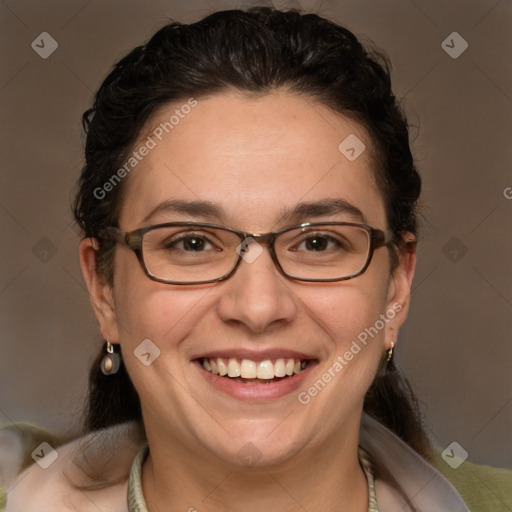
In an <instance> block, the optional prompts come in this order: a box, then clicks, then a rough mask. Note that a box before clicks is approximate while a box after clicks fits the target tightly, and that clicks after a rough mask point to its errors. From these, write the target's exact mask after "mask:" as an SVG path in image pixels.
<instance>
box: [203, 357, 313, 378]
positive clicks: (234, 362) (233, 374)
mask: <svg viewBox="0 0 512 512" xmlns="http://www.w3.org/2000/svg"><path fill="white" fill-rule="evenodd" d="M200 362H201V365H202V367H203V368H204V369H205V370H206V371H207V372H210V373H212V374H213V375H219V376H221V377H226V378H230V379H233V380H235V381H236V382H240V383H244V384H258V383H267V384H270V383H273V382H278V380H281V379H286V378H288V377H292V376H294V375H298V374H299V373H301V372H303V371H304V370H305V369H306V368H307V366H308V363H309V361H307V360H301V359H296V358H284V357H281V358H276V359H266V360H263V361H253V360H251V359H241V360H240V359H237V358H235V357H229V358H224V357H208V358H202V359H201V360H200Z"/></svg>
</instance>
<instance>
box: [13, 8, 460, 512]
mask: <svg viewBox="0 0 512 512" xmlns="http://www.w3.org/2000/svg"><path fill="white" fill-rule="evenodd" d="M84 126H85V129H86V132H87V143H86V149H85V153H86V165H85V167H84V169H83V173H82V177H81V181H80V188H79V191H78V195H77V199H76V203H75V216H76V219H77V221H78V223H79V224H80V226H81V227H82V228H83V230H84V234H85V238H84V240H83V241H82V243H81V245H80V261H81V266H82V271H83V275H84V278H85V281H86V283H87V286H88V289H89V292H90V296H91V300H92V305H93V308H94V311H95V314H96V317H97V319H98V323H99V327H100V331H101V334H102V336H103V339H104V340H105V348H104V349H103V351H102V354H101V355H100V357H99V358H98V360H97V361H96V363H95V366H94V368H93V369H92V373H91V394H90V401H89V410H88V416H87V425H86V432H87V435H86V436H85V437H84V438H82V439H80V440H77V441H75V442H74V443H71V444H68V445H66V446H65V447H62V448H60V449H59V450H58V453H59V457H58V459H57V460H56V461H55V462H54V463H53V464H52V465H51V466H50V467H48V468H47V469H45V470H44V471H43V470H42V469H41V468H40V467H37V466H34V467H33V468H32V469H30V470H29V471H28V472H26V473H24V474H23V475H22V477H23V478H20V481H19V483H18V484H17V485H16V486H14V487H13V489H12V491H11V492H10V493H9V495H8V500H7V510H8V511H16V510H32V509H37V510H98V509H100V510H119V511H121V510H123V511H124V510H127V507H129V510H130V511H136V510H137V511H144V510H149V511H152V512H157V511H162V510H184V511H185V510H189V511H193V510H198V511H200V512H202V511H217V510H225V511H238V510H248V511H253V510H254V511H256V510H258V511H259V510H264V509H268V510H290V511H295V510H310V511H319V510H322V511H335V510H336V511H338V510H350V511H361V512H362V511H367V510H371V511H375V510H380V511H384V512H386V511H391V510H393V511H394V510H420V509H421V510H436V511H440V510H450V511H458V510H460V511H463V510H468V509H467V507H466V505H465V504H464V502H463V500H462V498H461V497H460V496H459V495H458V494H457V492H456V491H455V489H454V488H453V487H452V486H451V485H450V484H449V483H448V481H447V480H445V479H444V478H443V477H442V476H441V475H440V473H438V472H437V471H436V470H435V469H434V468H433V467H432V466H431V465H430V464H429V461H432V458H433V454H432V451H431V449H430V446H429V442H428V438H427V436H426V434H425V432H424V430H423V428H422V426H421V422H420V420H419V413H418V410H417V407H416V403H415V400H414V396H413V394H412V392H411V390H410V388H409V387H408V384H407V382H406V381H405V380H404V379H403V377H401V375H400V373H399V372H398V371H397V370H396V368H395V366H394V364H393V350H394V349H395V347H396V343H397V336H398V331H399V329H400V327H401V325H402V324H403V322H404V321H405V318H406V315H407V310H408V306H409V300H410V289H411V282H412V279H413V275H414V270H415V263H416V250H415V249H416V233H417V223H416V203H417V200H418V196H419V193H420V178H419V176H418V173H417V172H416V169H415V167H414V163H413V159H412V156H411V152H410V148H409V143H408V128H407V122H406V120H405V118H404V116H403V114H402V112H401V110H400V108H399V106H398V104H397V101H396V99H395V97H394V96H393V93H392V91H391V88H390V78H389V72H388V69H387V64H386V62H385V60H384V59H383V58H382V57H380V56H378V55H377V54H376V53H373V52H369V51H368V50H365V49H364V48H363V47H362V46H361V44H360V43H359V42H358V41H357V39H356V38H355V37H354V36H353V34H351V33H350V32H349V31H348V30H346V29H344V28H342V27H340V26H338V25H335V24H334V23H332V22H329V21H327V20H325V19H322V18H320V17H318V16H316V15H300V14H299V13H297V12H286V13H284V12H278V11H275V10H271V9H267V8H258V9H252V10H250V11H247V12H243V11H224V12H218V13H216V14H213V15H211V16H209V17H207V18H205V19H204V20H202V21H200V22H198V23H195V24H192V25H181V24H179V23H171V24H170V25H168V26H166V27H164V28H163V29H161V30H160V31H159V32H158V33H156V34H155V35H154V36H153V37H152V38H151V40H150V41H149V42H148V43H147V44H146V45H144V46H140V47H138V48H136V49H134V50H133V51H132V52H131V53H130V54H129V55H127V56H126V57H125V58H124V59H122V60H121V61H120V62H119V63H118V64H117V65H116V67H115V69H114V70H113V71H112V72H111V73H110V75H109V76H108V77H107V79H106V80H105V82H104V83H103V85H102V86H101V88H100V90H99V91H98V93H97V96H96V100H95V103H94V106H93V108H92V109H91V110H89V111H87V112H86V113H85V114H84ZM146 443H147V444H146ZM129 472H130V477H129V478H128V473H129ZM28 490H29V491H28ZM36 503H37V505H36Z"/></svg>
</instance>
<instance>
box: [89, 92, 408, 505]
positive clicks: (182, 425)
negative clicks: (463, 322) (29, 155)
mask: <svg viewBox="0 0 512 512" xmlns="http://www.w3.org/2000/svg"><path fill="white" fill-rule="evenodd" d="M177 107H178V108H179V105H170V106H168V108H165V109H163V110H162V111H160V112H159V113H158V114H157V115H156V116H155V117H154V118H153V119H152V120H151V123H150V124H149V125H148V130H146V131H145V133H144V134H143V135H144V136H142V135H141V140H144V139H145V137H146V136H147V134H149V133H151V130H152V129H153V128H154V127H156V126H158V124H159V123H160V122H162V121H164V120H167V119H168V118H169V115H170V113H172V111H173V110H174V109H175V108H177ZM349 134H356V135H357V137H358V138H359V139H361V140H362V141H363V142H364V143H365V145H366V151H365V152H364V153H363V154H362V155H361V156H360V157H359V158H357V159H356V160H354V161H352V162H351V161H349V160H348V159H347V158H345V156H344V155H342V154H341V153H340V151H339V150H338V145H339V144H340V142H341V141H342V140H344V139H345V138H346V137H347V136H348V135H349ZM371 156H372V149H371V141H370V140H369V138H368V135H367V134H366V132H365V130H364V129H363V128H362V127H361V126H360V125H358V124H357V123H355V122H353V121H351V120H349V119H347V118H346V117H344V116H342V115H340V114H339V113H335V112H333V111H331V110H330V109H328V108H327V107H324V106H322V105H320V104H318V103H315V102H313V101H311V100H309V99H306V98H304V97H300V96H297V95H292V94H290V93H287V92H285V91H276V92H274V93H272V94H269V95H266V96H264V97H259V98H249V97H247V96H243V95H241V94H239V93H236V92H226V93H224V94H222V95H219V96H216V97H210V98H199V99H198V104H197V106H196V107H195V108H193V109H192V111H191V113H190V114H188V115H187V116H186V117H185V118H184V119H182V120H180V123H179V125H177V126H175V128H174V129H173V131H172V132H171V133H170V134H168V135H166V136H165V137H164V138H163V139H162V141H161V142H159V143H158V145H157V146H156V147H155V148H154V149H152V150H151V151H150V152H149V154H148V155H147V156H146V157H145V158H144V159H143V161H142V162H140V164H139V165H138V166H137V168H136V169H135V170H134V171H133V172H132V173H131V174H130V176H129V178H128V180H127V183H126V190H125V195H124V198H123V204H122V207H121V213H120V219H119V226H120V228H121V229H122V230H124V231H130V230H133V229H136V228H138V227H141V226H143V225H150V224H157V223H161V222H172V221H181V220H190V221H198V222H201V221H203V222H216V223H219V224H223V225H226V226H229V227H233V228H237V229H240V230H244V231H248V232H251V233H264V232H268V231H272V230H274V229H278V228H281V227H284V226H286V225H289V224H287V223H283V222H282V221H280V220H279V214H280V212H281V210H282V209H283V207H284V208H293V207H294V206H295V205H296V204H297V203H299V202H304V201H319V200H323V199H332V198H342V199H344V200H346V201H348V202H350V203H351V204H353V205H355V206H356V207H357V208H359V209H360V210H361V211H362V212H363V214H364V217H365V220H366V222H367V223H368V224H369V225H370V226H372V227H376V228H380V229H383V230H385V229H387V227H388V226H387V221H386V216H385V213H384V203H383V199H382V196H381V193H380V191H379V190H378V188H377V186H376V184H375V180H374V177H373V174H372V168H373V164H372V159H371ZM168 199H181V200H186V201H197V200H209V201H214V202H216V203H218V204H219V205H221V206H222V207H223V211H224V215H223V218H222V219H211V218H205V217H190V216H184V215H177V214H173V213H160V214H157V215H155V216H153V217H152V218H151V219H148V220H147V221H144V218H145V217H146V216H147V214H148V213H149V212H150V211H151V210H152V209H153V208H154V207H155V206H156V205H157V204H159V203H160V202H162V201H165V200H168ZM324 220H325V221H336V220H337V221H357V219H354V218H352V217H349V216H347V215H346V214H337V215H335V216H330V217H318V218H304V219H300V221H299V222H307V221H324ZM96 248H97V243H96V241H95V240H92V239H85V240H84V241H83V242H82V243H81V246H80V258H81V266H82V271H83V274H84V278H85V281H86V283H87V286H88V288H89V291H90V295H91V300H92V303H93V307H94V310H95V313H96V316H97V319H98V322H99V325H100V329H101V333H102V335H103V337H104V338H105V339H108V340H109V341H110V342H111V343H120V344H121V346H122V351H123V356H124V359H125V363H126V366H127V369H128V371H129V374H130V376H131V378H132V380H133V383H134V385H135V387H136V389H137V391H138V393H139V395H140V398H141V403H142V410H143V418H144V424H145V428H146V432H147V437H148V442H149V446H150V456H149V457H148V459H147V461H146V462H145V464H144V466H143V475H142V482H143V490H144V494H145V497H146V501H147V503H148V507H149V509H150V510H152V511H157V512H158V511H162V510H170V509H172V510H189V509H191V508H192V507H195V508H196V509H197V510H198V511H200V512H203V511H218V510H223V511H230V512H231V511H235V510H241V509H243V510H246V511H257V510H258V511H259V510H262V509H264V507H267V508H268V509H271V510H286V511H298V510H304V509H306V510H310V511H319V510H322V511H324V512H325V511H335V510H336V511H338V510H354V511H364V510H367V506H368V496H367V483H366V479H365V476H364V473H363V472H362V470H361V467H360V466H359V463H358V457H357V444H358V432H359V426H360V419H361V412H362V406H363V398H364V394H365V392H366V390H367V389H368V387H369V386H370V384H371V382H372V380H373V378H374V376H375V373H376V371H377V367H378V365H379V362H380V361H381V359H382V358H383V357H384V355H385V351H386V350H387V349H388V348H389V347H390V346H391V343H392V342H395V343H396V337H397V332H398V329H399V328H400V326H401V325H402V323H403V322H404V321H405V318H406V315H407V310H408V305H409V298H410V287H411V282H412V278H413V274H414V268H415V253H414V251H408V252H404V254H402V256H401V259H400V265H399V267H398V269H397V270H396V271H395V272H394V274H393V275H390V272H389V265H390V263H389V252H388V250H387V249H386V248H380V249H377V250H376V251H375V253H374V257H373V260H372V262H371V264H370V266H369V268H368V269H367V270H366V272H365V273H364V274H362V275H361V276H359V277H357V278H354V279H351V280H348V281H343V282H337V283H305V282H299V281H292V280H289V279H287V278H285V277H284V276H283V275H282V274H280V273H279V271H278V269H277V268H276V267H275V266H274V264H273V262H272V260H271V258H270V254H269V252H268V251H267V250H266V249H265V248H264V249H265V250H264V251H263V253H262V254H261V255H260V256H259V257H258V258H257V259H256V260H255V261H254V262H252V263H246V262H242V263H241V265H240V267H239V268H238V270H237V272H236V273H235V275H234V276H232V277H231V278H230V279H228V280H226V281H224V282H220V283H215V284H208V285H195V286H172V285H168V284H162V283H157V282H154V281H152V280H150V279H148V278H147V276H146V275H145V274H144V272H143V270H142V268H141V266H140V264H139V262H138V261H137V258H136V256H135V254H134V253H133V252H132V251H131V250H130V249H129V248H128V247H126V246H124V245H121V244H119V245H118V246H117V248H116V254H115V261H114V286H113V288H111V287H109V286H108V285H107V284H106V283H105V282H104V280H103V279H102V278H101V276H99V275H98V274H97V273H96V271H95V249H96ZM394 304H395V305H396V304H400V305H401V306H402V309H401V311H400V312H399V313H397V314H396V315H395V317H394V318H393V319H391V320H390V321H389V322H388V323H386V325H385V328H384V329H382V330H381V331H380V332H379V334H378V335H377V336H375V337H374V338H373V339H372V340H371V342H369V343H368V344H367V346H366V347H364V348H363V349H362V350H361V352H359V353H358V354H357V355H356V356H355V357H354V358H353V359H352V361H350V363H349V364H348V365H347V366H346V367H345V368H344V369H343V371H341V372H339V373H338V374H337V375H336V377H335V378H333V379H332V381H331V382H330V383H329V384H328V385H327V386H326V387H325V388H324V389H323V390H322V391H321V392H320V393H318V395H317V396H316V397H314V398H313V399H312V400H311V401H310V403H309V404H307V405H302V404H300V403H299V402H298V400H297V393H295V392H294V393H291V394H290V395H288V396H285V397H283V398H279V399H275V400H268V401H265V402H259V403H249V402H247V401H242V400H239V399H236V398H233V397H231V396H228V395H226V394H224V393H221V392H219V391H217V390H216V389H214V388H213V387H212V386H211V385H209V384H208V383H207V382H206V381H205V380H204V379H203V378H202V376H201V375H200V372H199V371H198V369H197V368H196V366H195V365H194V364H193V363H192V362H191V359H193V358H195V357H197V356H198V354H200V353H201V352H203V353H204V352H207V351H210V350H212V348H213V347H216V348H219V349H232V348H241V347H243V348H247V349H249V350H261V349H265V348H276V347H279V348H281V349H290V350H297V351H300V352H305V353H307V354H311V355H312V357H314V358H315V359H317V360H318V364H317V365H316V366H315V367H314V368H313V370H312V371H311V372H310V374H309V375H308V377H307V379H306V380H305V381H304V383H303V385H302V386H301V389H300V390H299V391H304V390H307V389H308V388H309V387H310V386H312V385H313V384H314V382H315V381H317V380H318V379H319V378H320V376H321V375H322V374H323V373H324V372H326V371H327V370H328V369H329V368H330V367H332V365H333V362H334V361H335V360H336V358H337V357H338V356H339V355H343V354H344V353H345V352H346V350H348V348H349V347H350V345H351V343H352V340H354V339H355V338H356V337H357V335H358V334H359V333H360V332H362V331H364V329H365V328H367V327H370V326H372V325H374V324H375V322H376V320H377V319H378V318H379V315H381V314H385V313H386V311H387V310H389V309H390V308H392V306H393V305H394ZM148 338H149V339H150V340H152V342H153V343H154V344H155V345H156V346H157V347H158V348H159V350H160V357H158V359H156V360H155V361H154V363H153V364H151V365H150V366H144V365H143V364H141V362H140V361H139V360H138V359H137V358H136V357H135V356H134V355H133V351H134V350H135V348H136V347H137V346H138V345H139V344H140V343H141V342H142V340H145V339H148ZM247 443H252V444H253V445H254V446H255V447H256V448H257V450H258V454H259V457H260V458H259V461H258V463H257V464H256V465H255V466H252V467H248V466H246V465H244V463H243V462H242V461H241V460H240V459H239V457H238V452H239V450H240V449H241V448H243V447H244V446H245V445H246V444H247Z"/></svg>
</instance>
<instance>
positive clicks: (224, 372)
mask: <svg viewBox="0 0 512 512" xmlns="http://www.w3.org/2000/svg"><path fill="white" fill-rule="evenodd" d="M217 366H218V367H219V375H220V376H221V377H224V375H227V374H228V367H227V366H226V364H225V363H224V361H223V360H222V358H221V357H218V358H217Z"/></svg>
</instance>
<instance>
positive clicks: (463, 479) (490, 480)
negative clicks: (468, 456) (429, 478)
mask: <svg viewBox="0 0 512 512" xmlns="http://www.w3.org/2000/svg"><path fill="white" fill-rule="evenodd" d="M434 465H435V467H436V468H437V470H438V471H439V472H441V473H442V474H443V475H444V476H445V477H446V478H447V479H448V480H449V481H450V483H451V484H452V485H453V486H454V487H455V489H457V491H458V492H459V494H460V495H461V496H462V498H463V499H464V501H465V502H466V503H467V505H468V507H469V508H470V509H471V510H484V509H485V510H493V511H496V512H498V511H502V510H503V511H505V510H507V511H508V510H512V470H510V469H501V468H494V467H490V466H483V465H478V464H473V463H471V462H469V461H467V460H466V461H464V462H463V463H462V464H461V465H460V466H459V467H457V468H456V469H453V468H451V467H450V466H449V465H448V464H447V463H446V462H445V461H444V460H443V458H442V457H441V454H440V453H437V452H436V454H435V461H434Z"/></svg>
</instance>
